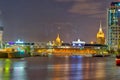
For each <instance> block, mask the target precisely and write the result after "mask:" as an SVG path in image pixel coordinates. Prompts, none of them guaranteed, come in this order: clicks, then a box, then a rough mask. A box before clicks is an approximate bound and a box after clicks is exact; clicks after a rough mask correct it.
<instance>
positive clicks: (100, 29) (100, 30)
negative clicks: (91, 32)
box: [99, 21, 103, 32]
mask: <svg viewBox="0 0 120 80" xmlns="http://www.w3.org/2000/svg"><path fill="white" fill-rule="evenodd" d="M99 32H103V31H102V25H101V21H100V28H99Z"/></svg>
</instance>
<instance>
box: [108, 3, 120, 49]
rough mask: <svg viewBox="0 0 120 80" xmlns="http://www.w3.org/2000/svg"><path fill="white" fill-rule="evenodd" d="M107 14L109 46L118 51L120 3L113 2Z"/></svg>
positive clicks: (119, 41)
mask: <svg viewBox="0 0 120 80" xmlns="http://www.w3.org/2000/svg"><path fill="white" fill-rule="evenodd" d="M107 13H108V14H107V16H108V18H107V19H108V20H107V21H108V28H107V45H108V47H109V49H114V50H117V49H118V48H120V2H111V4H110V7H109V9H108V11H107Z"/></svg>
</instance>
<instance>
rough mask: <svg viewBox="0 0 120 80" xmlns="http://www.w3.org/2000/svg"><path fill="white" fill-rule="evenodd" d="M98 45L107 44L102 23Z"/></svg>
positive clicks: (98, 34) (98, 35)
mask: <svg viewBox="0 0 120 80" xmlns="http://www.w3.org/2000/svg"><path fill="white" fill-rule="evenodd" d="M97 44H105V36H104V32H103V30H102V26H101V22H100V28H99V31H98V33H97Z"/></svg>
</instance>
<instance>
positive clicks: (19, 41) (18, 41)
mask: <svg viewBox="0 0 120 80" xmlns="http://www.w3.org/2000/svg"><path fill="white" fill-rule="evenodd" d="M15 43H24V41H21V40H20V39H18V40H17V41H15Z"/></svg>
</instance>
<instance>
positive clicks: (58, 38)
mask: <svg viewBox="0 0 120 80" xmlns="http://www.w3.org/2000/svg"><path fill="white" fill-rule="evenodd" d="M61 43H62V42H61V39H60V35H59V34H58V36H57V38H56V41H55V44H56V46H60V45H61Z"/></svg>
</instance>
